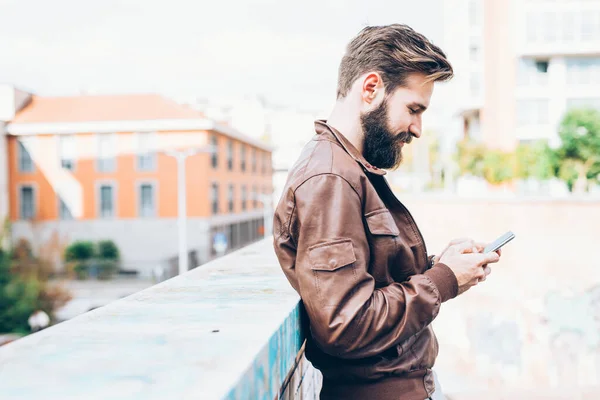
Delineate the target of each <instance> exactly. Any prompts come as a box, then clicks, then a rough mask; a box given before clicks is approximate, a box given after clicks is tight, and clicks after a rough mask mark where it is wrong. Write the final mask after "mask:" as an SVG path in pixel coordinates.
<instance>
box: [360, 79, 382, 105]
mask: <svg viewBox="0 0 600 400" xmlns="http://www.w3.org/2000/svg"><path fill="white" fill-rule="evenodd" d="M383 92H384V87H383V80H382V79H381V76H380V75H379V73H377V72H369V73H368V74H366V75H364V76H363V78H362V85H361V98H362V100H363V102H365V103H366V104H373V103H374V102H375V100H376V99H377V98H383V97H384V93H383Z"/></svg>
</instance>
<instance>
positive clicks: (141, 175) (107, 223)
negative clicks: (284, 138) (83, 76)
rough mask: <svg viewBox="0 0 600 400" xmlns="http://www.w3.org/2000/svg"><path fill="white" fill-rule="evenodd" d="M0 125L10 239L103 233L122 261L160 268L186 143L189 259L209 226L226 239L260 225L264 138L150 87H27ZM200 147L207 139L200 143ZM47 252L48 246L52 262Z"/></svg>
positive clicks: (247, 234) (202, 256) (202, 253)
mask: <svg viewBox="0 0 600 400" xmlns="http://www.w3.org/2000/svg"><path fill="white" fill-rule="evenodd" d="M4 131H5V141H6V142H5V146H6V153H7V166H6V169H7V177H8V203H9V217H10V220H11V222H12V238H13V240H16V239H19V238H26V239H28V240H29V241H30V242H31V243H32V244H33V246H34V248H35V249H38V250H40V251H41V250H44V249H45V250H47V249H48V248H50V247H51V246H50V244H51V243H54V244H57V243H58V244H64V243H68V242H71V241H73V240H78V239H81V240H100V239H112V240H114V241H115V242H116V243H117V245H118V246H119V248H120V250H121V254H122V259H123V266H122V268H124V269H132V270H137V271H139V272H140V273H142V274H150V273H151V272H152V271H155V270H156V268H157V267H159V268H168V264H169V260H173V258H175V257H176V256H177V240H178V237H177V215H178V208H177V195H178V184H177V162H176V159H175V158H174V157H172V154H173V153H174V152H177V151H181V150H190V151H191V149H194V150H195V151H197V152H196V154H191V155H190V156H189V157H188V158H187V159H186V163H185V170H186V180H185V182H186V185H185V186H186V191H187V196H186V197H187V199H186V204H187V217H188V224H187V225H188V232H187V237H188V248H189V249H190V259H191V264H190V265H192V266H193V265H194V264H196V265H198V264H202V263H203V262H206V261H208V260H209V259H210V258H212V257H213V256H214V255H215V253H214V250H213V246H212V241H213V238H214V235H215V233H217V232H222V233H224V234H225V235H226V237H227V238H228V248H229V249H235V248H238V247H240V246H242V245H244V244H246V243H249V242H251V241H254V240H256V239H258V238H260V237H262V231H263V214H264V210H263V208H264V205H263V202H262V199H263V197H262V196H261V195H268V194H270V193H271V192H272V168H271V149H270V148H269V147H268V146H267V145H265V144H264V143H262V142H260V141H257V140H254V139H251V138H249V137H246V136H244V135H243V134H241V133H240V132H237V131H236V130H234V129H232V128H231V127H229V126H227V125H226V124H220V123H217V122H215V121H213V120H210V119H207V118H205V117H204V116H203V115H202V114H201V113H200V112H198V111H196V110H194V109H192V108H189V107H187V106H184V105H181V104H178V103H176V102H174V101H171V100H168V99H166V98H164V97H161V96H159V95H118V96H75V97H41V96H36V95H33V96H30V97H29V98H28V99H27V101H25V102H23V105H22V107H21V109H20V110H17V111H16V113H15V115H14V117H13V118H12V119H11V120H10V121H8V123H7V124H6V125H5V126H4ZM211 147H212V148H214V149H216V151H215V152H213V153H208V152H207V150H208V149H210V148H211ZM266 197H267V196H265V197H264V198H266ZM267 207H270V205H269V204H267ZM55 247H57V248H60V247H61V246H55ZM59 253H60V252H59V251H55V252H54V253H53V254H52V255H51V257H52V258H54V259H55V261H56V262H59V261H60V260H59V259H60V254H59Z"/></svg>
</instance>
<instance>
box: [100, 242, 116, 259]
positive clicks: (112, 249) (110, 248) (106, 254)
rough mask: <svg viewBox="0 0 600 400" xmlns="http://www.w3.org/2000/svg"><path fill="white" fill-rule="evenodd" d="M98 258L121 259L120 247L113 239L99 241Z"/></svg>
mask: <svg viewBox="0 0 600 400" xmlns="http://www.w3.org/2000/svg"><path fill="white" fill-rule="evenodd" d="M98 258H100V259H103V260H113V261H118V260H119V249H118V247H117V245H116V244H115V242H113V241H112V240H102V241H100V242H98Z"/></svg>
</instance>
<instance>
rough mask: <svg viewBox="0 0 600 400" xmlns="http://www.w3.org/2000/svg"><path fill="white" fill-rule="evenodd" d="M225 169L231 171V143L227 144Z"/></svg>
mask: <svg viewBox="0 0 600 400" xmlns="http://www.w3.org/2000/svg"><path fill="white" fill-rule="evenodd" d="M227 168H228V169H229V170H230V171H232V170H233V141H232V140H230V141H229V142H227Z"/></svg>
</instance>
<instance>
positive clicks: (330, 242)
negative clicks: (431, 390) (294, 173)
mask: <svg viewBox="0 0 600 400" xmlns="http://www.w3.org/2000/svg"><path fill="white" fill-rule="evenodd" d="M294 199H295V207H296V209H295V212H294V218H292V222H291V223H290V234H291V237H292V238H293V240H294V241H295V243H296V246H297V258H296V265H295V270H296V271H295V272H296V276H297V278H298V289H297V290H298V291H299V293H300V296H301V298H302V301H303V302H304V305H305V308H306V310H307V312H308V315H309V319H310V323H311V334H312V336H313V338H314V339H315V341H316V344H317V345H318V346H319V347H320V348H321V349H322V350H323V351H324V352H326V353H328V354H331V355H333V356H336V357H340V358H348V359H352V358H364V357H369V356H373V355H376V354H379V353H381V352H383V351H384V350H386V349H388V348H390V347H392V346H395V345H397V344H399V343H401V342H402V341H404V340H406V339H408V338H409V337H410V336H412V335H414V334H416V333H418V332H419V331H421V330H422V329H423V328H424V327H426V326H427V325H429V324H430V323H431V322H432V321H433V319H434V318H435V317H436V316H437V314H438V312H439V309H440V305H441V303H442V302H444V301H446V300H448V299H450V298H453V297H455V296H456V295H457V291H458V285H457V282H456V277H455V276H454V274H453V273H452V271H451V270H450V269H449V268H448V267H447V266H446V265H444V264H439V263H438V264H436V265H435V266H434V267H433V268H431V269H429V270H427V271H426V272H425V273H424V274H418V275H413V276H411V277H410V278H409V279H408V280H407V281H405V282H402V283H393V284H390V285H389V286H386V287H383V288H379V289H375V281H374V278H373V277H372V276H371V275H370V274H369V272H368V265H369V243H368V241H367V236H366V233H365V226H364V224H363V213H362V202H361V199H360V197H359V194H358V192H357V191H356V190H355V189H354V188H353V187H352V186H351V185H350V184H349V183H348V181H346V180H345V179H344V178H342V177H341V176H338V175H334V174H324V175H318V176H314V177H311V178H310V179H309V180H307V181H306V182H304V183H303V184H302V185H300V187H298V188H297V189H296V191H295V194H294Z"/></svg>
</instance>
